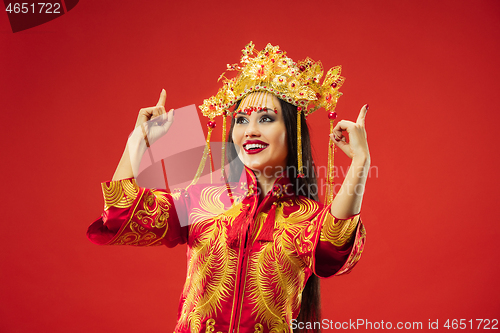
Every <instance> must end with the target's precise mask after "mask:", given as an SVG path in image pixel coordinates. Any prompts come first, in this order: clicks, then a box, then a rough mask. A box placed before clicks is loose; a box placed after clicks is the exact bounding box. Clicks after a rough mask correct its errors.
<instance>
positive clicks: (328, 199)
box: [325, 119, 335, 205]
mask: <svg viewBox="0 0 500 333" xmlns="http://www.w3.org/2000/svg"><path fill="white" fill-rule="evenodd" d="M330 134H333V119H330ZM334 157H335V144H334V143H333V140H332V138H329V140H328V168H327V172H328V174H327V176H326V187H327V188H326V195H325V205H329V204H331V203H332V201H333V191H334V188H333V187H334V180H333V179H334V176H335V170H334V165H333V162H334Z"/></svg>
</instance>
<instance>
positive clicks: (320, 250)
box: [295, 205, 366, 277]
mask: <svg viewBox="0 0 500 333" xmlns="http://www.w3.org/2000/svg"><path fill="white" fill-rule="evenodd" d="M330 209H331V206H330V205H328V206H326V207H324V208H323V209H322V210H321V211H320V213H319V214H318V215H317V216H315V217H314V218H313V219H312V220H311V222H310V224H309V226H308V227H307V228H306V229H304V231H303V232H301V233H300V234H298V235H297V236H296V239H295V246H296V248H297V252H298V254H299V256H301V257H302V259H303V260H304V262H305V263H306V265H307V266H308V267H309V268H310V269H311V270H312V271H313V272H314V274H316V275H317V276H319V277H330V276H332V275H341V274H347V273H349V272H350V271H351V270H352V269H353V268H354V266H355V265H356V263H357V262H358V261H359V259H360V258H361V254H362V252H363V248H364V245H365V239H366V232H365V227H364V226H363V224H362V222H361V219H360V215H359V214H358V215H355V216H352V217H350V218H348V219H337V218H336V217H334V216H333V215H332V214H331V213H330Z"/></svg>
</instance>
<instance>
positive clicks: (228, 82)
mask: <svg viewBox="0 0 500 333" xmlns="http://www.w3.org/2000/svg"><path fill="white" fill-rule="evenodd" d="M242 52H243V55H242V57H241V61H240V65H238V64H233V65H229V64H228V65H227V70H228V71H239V72H240V73H239V75H237V76H236V77H234V78H232V79H228V78H226V77H225V76H224V74H225V72H224V73H222V75H221V76H220V77H219V81H220V80H223V86H222V88H220V89H219V91H218V92H217V94H216V95H215V96H212V97H210V98H208V99H205V101H204V102H203V105H201V106H200V109H201V111H202V113H203V115H205V116H206V117H208V118H210V119H211V120H213V119H214V118H215V117H216V116H220V115H223V114H225V113H224V112H227V110H228V109H229V108H230V107H231V106H233V105H234V104H235V103H236V102H238V101H239V100H241V99H242V98H244V97H245V96H247V95H248V94H250V93H252V92H256V91H267V92H269V93H271V94H273V95H275V96H276V97H278V98H280V99H282V100H284V101H286V102H288V103H291V104H293V105H296V106H297V107H298V110H299V111H302V112H303V113H304V115H305V116H307V115H309V114H311V113H313V112H314V111H316V110H317V109H319V108H321V107H323V108H324V109H325V110H327V111H333V110H334V109H335V106H336V105H337V100H338V98H339V97H340V96H342V93H341V92H339V88H340V87H341V86H342V84H343V83H344V80H345V79H344V78H343V77H342V76H340V71H341V69H342V67H341V66H335V67H333V68H331V69H330V70H329V71H328V73H327V74H326V76H325V79H324V80H323V83H322V84H321V83H320V80H321V78H322V77H323V65H322V64H321V62H320V61H317V62H315V61H314V60H312V59H310V58H306V59H304V60H302V61H299V62H298V63H295V62H294V61H293V60H292V59H291V58H289V57H287V55H286V52H285V51H282V50H280V48H279V46H277V45H276V46H272V45H271V44H267V46H266V48H265V49H263V50H262V51H260V52H257V51H256V50H255V45H254V44H253V42H250V43H249V44H247V45H246V46H245V48H244V49H243V50H242ZM254 54H256V55H255V57H252V56H253V55H254Z"/></svg>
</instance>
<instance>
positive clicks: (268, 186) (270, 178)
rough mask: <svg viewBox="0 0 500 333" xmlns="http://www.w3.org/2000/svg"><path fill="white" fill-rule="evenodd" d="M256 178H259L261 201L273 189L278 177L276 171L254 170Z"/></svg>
mask: <svg viewBox="0 0 500 333" xmlns="http://www.w3.org/2000/svg"><path fill="white" fill-rule="evenodd" d="M254 175H255V178H257V186H258V188H259V191H260V192H259V193H260V195H259V201H262V200H263V199H264V198H265V197H266V195H267V193H268V192H269V191H271V190H272V189H273V185H274V182H275V181H276V179H277V178H278V177H277V176H276V173H274V172H272V173H267V174H265V173H263V172H254Z"/></svg>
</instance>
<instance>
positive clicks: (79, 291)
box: [0, 0, 500, 332]
mask: <svg viewBox="0 0 500 333" xmlns="http://www.w3.org/2000/svg"><path fill="white" fill-rule="evenodd" d="M118 3H119V4H118ZM251 40H253V41H254V43H255V44H256V46H257V49H262V48H263V47H264V46H265V45H266V44H267V43H268V42H270V43H272V44H278V45H280V46H281V47H282V49H284V50H286V51H287V52H288V55H289V56H290V57H292V58H293V59H295V60H299V59H302V58H305V57H306V56H310V57H312V58H313V59H315V60H318V59H320V60H322V61H323V64H324V66H325V67H326V68H330V67H332V66H335V65H338V64H341V65H342V66H343V75H344V76H345V77H346V78H347V81H346V83H345V85H344V87H343V88H342V91H343V92H344V96H343V97H342V98H341V99H340V101H339V105H338V108H337V111H338V113H339V115H340V117H341V118H346V119H351V120H355V119H356V116H357V114H358V112H359V109H360V108H361V106H362V105H363V104H364V103H369V104H370V111H369V112H368V115H367V130H368V134H369V137H368V138H369V144H370V149H371V154H372V165H373V166H374V167H377V169H378V176H377V175H375V174H372V176H371V177H370V179H369V180H368V186H367V193H366V195H365V199H364V202H363V210H362V217H363V219H364V221H365V224H366V227H367V235H368V238H367V245H366V249H365V253H364V254H363V258H362V260H361V261H360V263H359V264H358V266H357V267H356V269H354V271H353V272H352V273H351V274H350V275H347V276H343V277H336V278H333V279H328V280H323V283H322V288H323V289H322V290H323V292H322V297H323V317H325V318H328V319H331V320H334V321H345V320H349V319H351V320H356V319H358V318H361V319H367V320H370V321H372V322H375V321H378V322H380V321H381V320H384V322H387V321H391V322H393V323H396V322H397V321H421V322H423V323H424V327H426V326H427V323H428V320H429V319H431V320H433V321H435V320H436V319H439V325H440V326H442V324H444V321H445V320H446V319H448V318H449V319H453V318H458V319H460V318H463V319H467V320H469V319H476V318H489V319H493V318H496V319H500V318H499V317H500V311H499V310H500V297H499V296H500V288H499V287H498V285H497V284H496V282H497V281H498V280H497V278H498V275H499V273H500V265H498V260H499V250H498V245H497V243H498V237H499V234H500V226H499V224H498V222H499V221H498V215H499V214H498V213H499V208H498V207H499V205H498V203H497V200H498V190H499V187H498V186H499V176H498V163H499V157H498V146H499V144H500V142H499V138H498V128H499V127H498V124H499V121H500V115H499V111H498V110H499V107H498V104H499V102H498V99H497V98H495V97H494V96H498V88H499V86H500V85H499V83H498V80H499V78H500V66H499V59H500V45H499V41H500V3H499V2H498V1H496V0H479V1H478V0H476V1H472V0H469V1H450V0H446V1H428V0H424V1H402V0H397V1H365V0H349V1H347V0H342V1H337V0H335V1H324V2H321V1H314V0H313V1H304V2H294V1H281V2H269V1H260V0H257V1H245V2H238V3H237V2H227V3H224V4H222V3H217V2H214V1H199V2H194V1H185V2H180V1H179V2H173V1H144V2H142V1H120V2H113V4H110V2H103V1H82V2H80V3H79V4H78V5H77V6H76V7H75V8H74V9H73V10H72V11H71V12H69V13H67V14H65V15H63V16H62V17H60V18H58V19H55V20H53V21H51V22H48V23H46V24H44V25H41V26H38V27H35V28H33V29H29V30H26V31H24V32H19V33H15V34H13V33H12V31H11V30H10V26H9V23H8V20H7V15H6V13H5V12H4V13H1V14H0V48H1V51H0V68H1V70H0V85H1V86H0V107H1V114H2V116H1V119H2V121H1V132H0V135H1V136H2V137H1V142H2V150H1V151H2V158H1V160H2V164H1V168H2V169H1V170H2V176H3V177H2V191H1V200H0V202H1V205H2V209H1V211H2V217H1V226H2V228H1V230H2V232H1V233H0V253H1V262H0V265H1V266H0V279H1V283H0V299H1V301H0V331H1V332H90V331H92V332H117V331H120V332H136V331H142V332H147V331H152V332H159V331H162V332H163V331H165V332H169V331H172V330H173V327H174V324H175V319H176V312H177V304H178V299H179V295H180V291H181V287H182V284H183V280H184V277H185V265H186V264H185V259H184V258H185V247H177V248H174V249H166V248H133V247H129V248H127V247H99V246H96V245H93V244H91V243H90V242H89V241H88V240H87V239H86V237H85V231H86V228H87V226H88V224H89V223H91V222H92V221H93V220H94V219H95V218H97V217H98V216H99V214H100V213H101V209H102V205H103V201H102V197H101V193H100V186H99V183H100V182H101V181H105V180H108V179H110V178H111V176H112V174H113V171H114V168H115V167H116V164H117V162H118V160H119V157H120V155H121V153H122V150H123V148H124V146H125V141H126V138H127V135H128V133H129V132H130V131H131V129H132V127H133V124H134V123H135V118H136V115H137V112H138V110H139V108H141V107H146V106H152V105H155V104H156V101H157V98H158V95H159V93H160V90H161V88H165V89H166V90H167V92H168V99H167V108H171V107H174V108H177V107H182V106H185V105H188V104H193V103H195V104H197V105H200V104H201V103H202V102H203V99H204V98H207V97H209V96H211V95H212V94H214V93H215V92H216V91H217V89H218V87H219V84H218V83H217V82H216V81H217V78H218V76H219V75H220V74H221V73H222V72H223V71H224V69H225V66H226V64H227V63H234V62H237V61H238V59H239V57H240V54H241V53H240V50H241V49H242V48H243V47H244V45H245V44H247V43H248V42H249V41H251ZM325 119H326V116H325V114H324V112H323V111H319V112H318V113H317V114H314V115H313V116H311V117H310V120H311V122H310V123H309V125H310V126H311V128H312V130H313V131H314V134H313V135H314V145H315V147H316V158H317V160H318V161H319V162H320V163H325V162H326V157H325V153H326V144H327V141H326V140H327V131H328V129H327V124H326V121H325ZM203 121H205V120H203ZM218 129H219V130H220V128H218ZM187 135H188V134H187ZM216 137H218V135H216ZM337 160H338V163H339V165H342V166H344V167H345V166H347V165H348V163H349V162H348V160H347V159H346V158H342V159H341V158H338V159H337ZM495 263H496V264H495ZM497 327H498V326H497Z"/></svg>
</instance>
